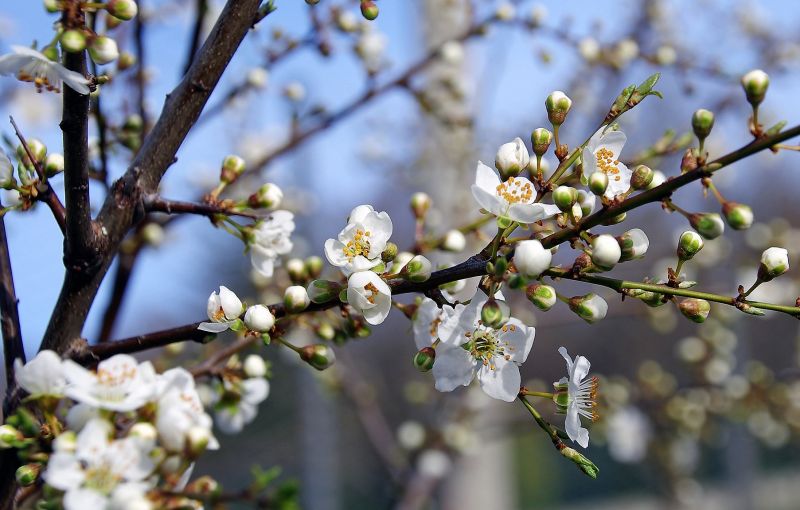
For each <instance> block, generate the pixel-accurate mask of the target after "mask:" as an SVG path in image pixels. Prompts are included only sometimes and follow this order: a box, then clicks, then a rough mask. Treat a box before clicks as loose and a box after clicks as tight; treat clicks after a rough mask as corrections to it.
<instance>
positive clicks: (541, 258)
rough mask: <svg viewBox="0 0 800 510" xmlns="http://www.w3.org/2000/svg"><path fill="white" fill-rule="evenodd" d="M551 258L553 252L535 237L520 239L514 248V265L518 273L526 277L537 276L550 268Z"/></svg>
mask: <svg viewBox="0 0 800 510" xmlns="http://www.w3.org/2000/svg"><path fill="white" fill-rule="evenodd" d="M552 260H553V253H552V252H551V251H550V250H548V249H545V247H544V246H542V243H541V242H540V241H538V240H536V239H530V240H527V241H521V242H520V243H519V244H517V248H516V250H514V266H515V267H516V268H517V271H518V272H519V274H521V275H523V276H525V277H528V278H538V277H539V275H541V274H542V273H543V272H545V271H547V270H548V269H550V262H552Z"/></svg>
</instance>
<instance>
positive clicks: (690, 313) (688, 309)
mask: <svg viewBox="0 0 800 510" xmlns="http://www.w3.org/2000/svg"><path fill="white" fill-rule="evenodd" d="M678 308H679V309H680V311H681V313H682V314H683V316H684V317H686V318H687V319H689V320H690V321H692V322H698V323H699V322H705V321H706V319H707V318H708V313H709V312H710V311H711V303H709V302H708V301H706V300H705V299H697V298H688V299H684V300H683V301H681V302H680V304H678Z"/></svg>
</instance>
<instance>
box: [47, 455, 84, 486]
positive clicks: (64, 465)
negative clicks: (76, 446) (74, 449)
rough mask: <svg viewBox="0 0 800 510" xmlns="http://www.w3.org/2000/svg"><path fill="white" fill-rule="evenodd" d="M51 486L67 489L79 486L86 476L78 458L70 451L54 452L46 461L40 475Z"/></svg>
mask: <svg viewBox="0 0 800 510" xmlns="http://www.w3.org/2000/svg"><path fill="white" fill-rule="evenodd" d="M42 476H43V477H44V481H45V482H47V484H48V485H50V486H51V487H55V488H56V489H59V490H62V491H67V490H70V489H74V488H77V487H80V486H81V484H82V483H83V480H84V479H85V478H86V477H85V475H84V472H83V469H82V468H81V464H80V462H79V461H78V458H77V457H76V456H75V455H73V454H71V453H63V452H56V453H54V454H53V455H51V456H50V458H49V459H48V461H47V470H46V471H45V472H44V474H43V475H42Z"/></svg>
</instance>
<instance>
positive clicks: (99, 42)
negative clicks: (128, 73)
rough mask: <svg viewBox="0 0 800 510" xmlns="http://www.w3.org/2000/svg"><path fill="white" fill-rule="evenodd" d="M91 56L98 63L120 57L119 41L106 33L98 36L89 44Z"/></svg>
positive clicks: (105, 62) (106, 62)
mask: <svg viewBox="0 0 800 510" xmlns="http://www.w3.org/2000/svg"><path fill="white" fill-rule="evenodd" d="M89 56H90V57H92V60H94V62H95V64H98V65H103V64H108V63H109V62H113V61H115V60H117V58H119V49H118V48H117V42H116V41H115V40H114V39H112V38H110V37H108V36H105V35H100V36H97V37H95V38H94V39H92V42H91V43H90V44H89Z"/></svg>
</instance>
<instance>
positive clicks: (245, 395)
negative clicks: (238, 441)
mask: <svg viewBox="0 0 800 510" xmlns="http://www.w3.org/2000/svg"><path fill="white" fill-rule="evenodd" d="M223 384H225V385H226V387H227V388H226V391H225V394H226V396H225V397H223V398H222V399H221V400H220V401H219V402H217V404H216V406H215V407H216V413H215V414H214V423H216V424H217V427H219V429H220V430H221V431H222V432H224V433H225V434H236V433H238V432H241V431H242V429H243V428H244V426H245V425H247V424H248V423H250V422H252V421H253V420H255V419H256V415H257V414H258V404H260V403H261V402H263V401H264V400H265V399H266V398H267V396H269V382H268V381H267V380H266V379H264V378H261V377H253V378H250V379H245V380H243V381H240V382H238V383H236V384H234V383H232V382H230V381H225V382H224V383H223Z"/></svg>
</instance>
